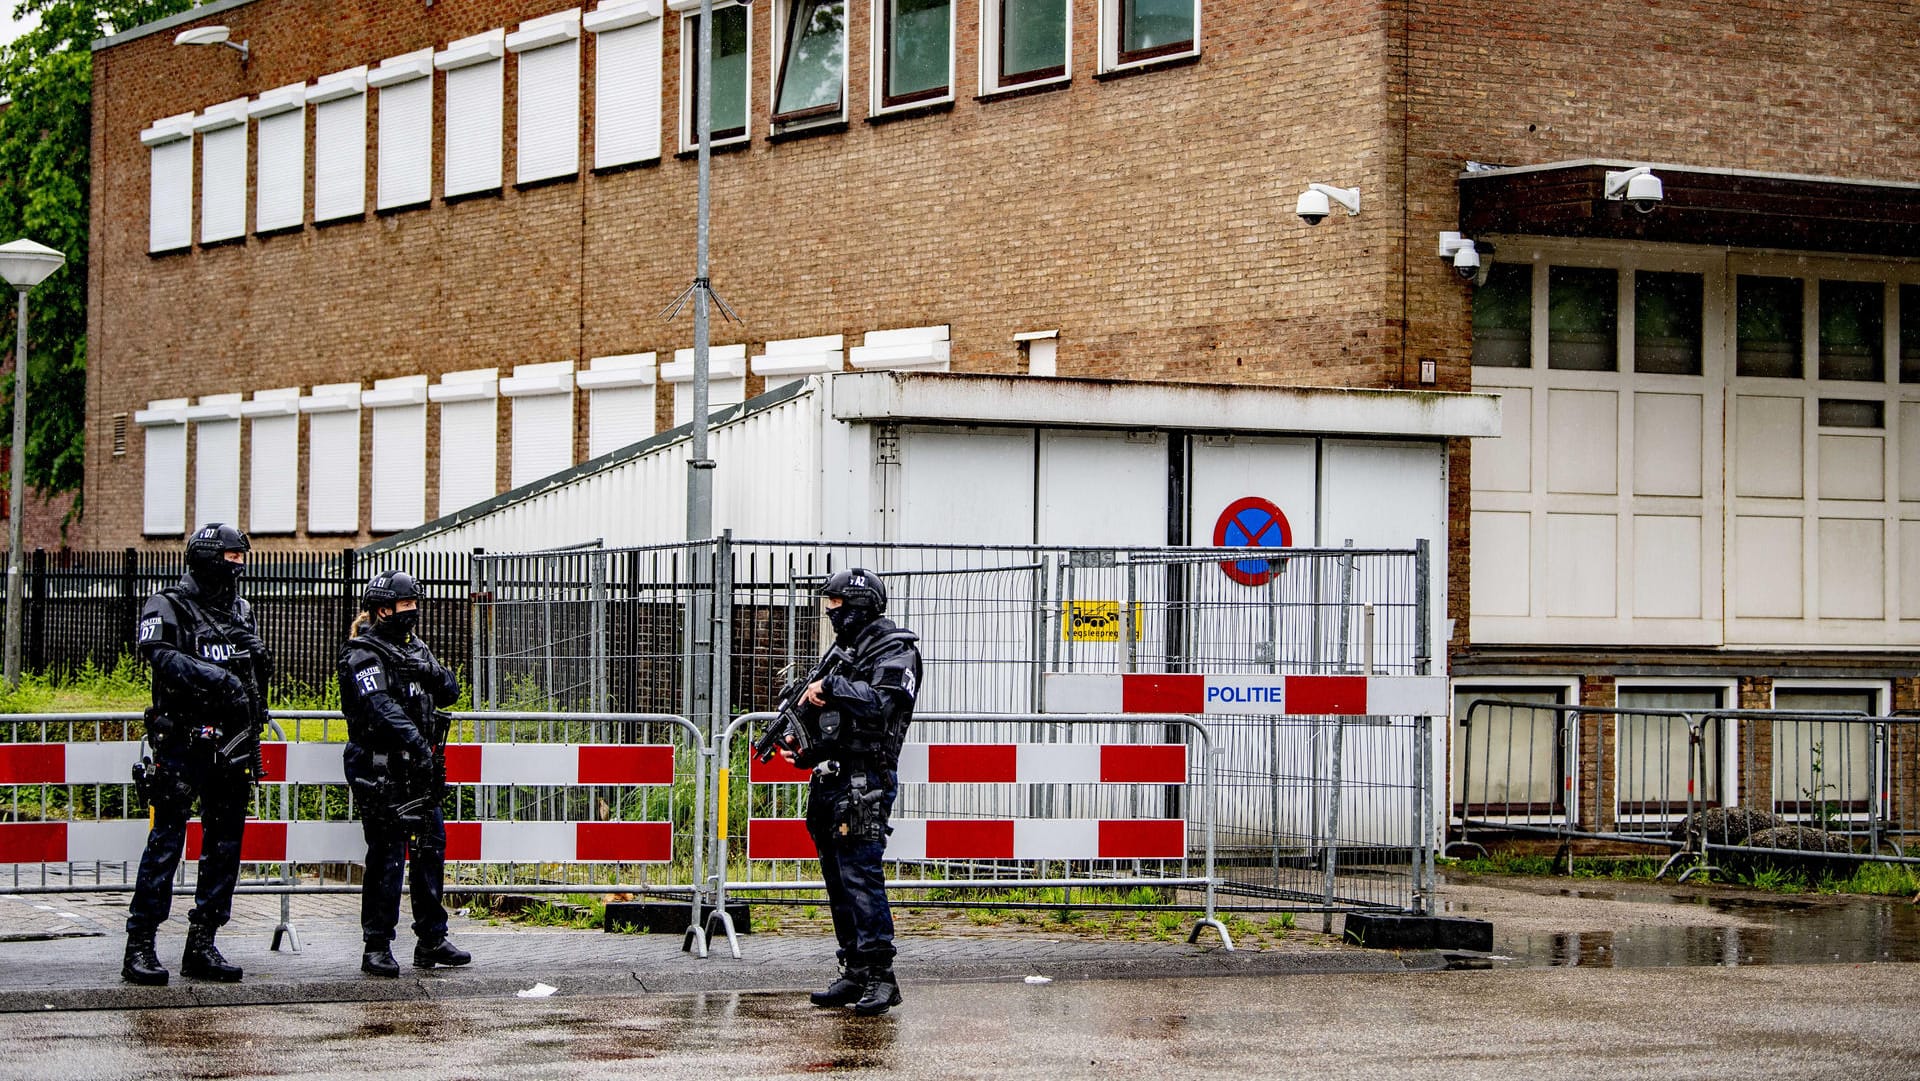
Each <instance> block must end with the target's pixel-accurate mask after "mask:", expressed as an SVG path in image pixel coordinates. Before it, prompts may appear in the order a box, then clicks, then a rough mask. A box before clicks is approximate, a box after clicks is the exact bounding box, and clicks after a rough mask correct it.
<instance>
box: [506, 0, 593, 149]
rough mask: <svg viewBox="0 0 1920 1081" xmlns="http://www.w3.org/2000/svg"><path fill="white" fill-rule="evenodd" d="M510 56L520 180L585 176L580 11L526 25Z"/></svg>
mask: <svg viewBox="0 0 1920 1081" xmlns="http://www.w3.org/2000/svg"><path fill="white" fill-rule="evenodd" d="M507 51H508V52H511V53H513V54H514V55H515V56H516V57H517V58H518V59H517V61H516V63H517V66H518V71H517V75H516V81H517V82H518V84H519V95H520V105H519V108H518V109H516V110H514V116H515V121H514V124H515V131H516V132H517V135H516V137H515V139H514V178H515V180H517V181H518V182H519V183H522V184H530V183H532V182H534V181H536V180H548V179H551V178H553V177H557V176H572V175H573V174H575V173H577V172H579V171H580V9H579V8H573V9H571V10H568V11H561V12H557V13H555V14H552V15H546V16H543V17H541V18H538V19H530V20H528V21H527V22H524V23H521V24H520V29H518V30H516V31H514V32H513V33H512V34H509V35H507Z"/></svg>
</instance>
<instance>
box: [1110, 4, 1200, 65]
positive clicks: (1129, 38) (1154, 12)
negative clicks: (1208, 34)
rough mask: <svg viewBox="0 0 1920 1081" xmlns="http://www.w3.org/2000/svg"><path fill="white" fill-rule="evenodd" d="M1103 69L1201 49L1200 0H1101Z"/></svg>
mask: <svg viewBox="0 0 1920 1081" xmlns="http://www.w3.org/2000/svg"><path fill="white" fill-rule="evenodd" d="M1100 18H1101V31H1102V32H1101V35H1100V67H1101V70H1103V71H1113V70H1116V69H1119V68H1126V67H1131V66H1134V65H1137V64H1147V63H1151V62H1153V61H1155V60H1166V59H1171V58H1174V57H1180V56H1190V55H1192V54H1194V53H1197V52H1199V51H1200V0H1100Z"/></svg>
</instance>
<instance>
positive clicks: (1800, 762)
mask: <svg viewBox="0 0 1920 1081" xmlns="http://www.w3.org/2000/svg"><path fill="white" fill-rule="evenodd" d="M1885 689H1886V687H1885V685H1884V684H1879V685H1872V684H1863V683H1846V682H1840V683H1835V684H1833V685H1819V684H1800V683H1787V682H1785V681H1777V682H1775V684H1774V687H1773V708H1774V709H1775V710H1788V711H1792V712H1795V713H1807V714H1813V713H1859V714H1863V715H1865V716H1867V717H1877V716H1879V715H1880V714H1881V712H1882V710H1881V700H1882V694H1883V692H1884V691H1885ZM1767 727H1768V728H1770V729H1771V730H1772V744H1773V771H1772V778H1771V780H1772V785H1773V812H1774V813H1775V814H1778V815H1782V816H1785V817H1787V818H1788V819H1790V820H1792V821H1795V822H1800V823H1804V824H1806V825H1810V826H1813V827H1815V828H1817V829H1819V828H1826V826H1827V825H1828V824H1829V823H1831V822H1832V821H1833V820H1834V818H1835V817H1836V816H1841V815H1852V814H1858V813H1861V812H1864V811H1866V810H1867V808H1868V806H1869V805H1870V803H1871V801H1872V800H1873V799H1874V798H1875V792H1874V784H1873V778H1874V773H1875V769H1874V766H1875V763H1874V760H1873V751H1874V743H1873V731H1872V727H1871V726H1870V725H1867V724H1865V723H1862V722H1858V721H1854V722H1848V721H1830V720H1823V719H1820V718H1817V717H1805V718H1801V719H1794V720H1783V719H1780V718H1778V717H1776V718H1773V719H1771V720H1770V721H1769V722H1768V725H1767ZM1880 768H1881V769H1882V770H1884V769H1885V768H1886V762H1885V753H1884V752H1882V761H1881V763H1880Z"/></svg>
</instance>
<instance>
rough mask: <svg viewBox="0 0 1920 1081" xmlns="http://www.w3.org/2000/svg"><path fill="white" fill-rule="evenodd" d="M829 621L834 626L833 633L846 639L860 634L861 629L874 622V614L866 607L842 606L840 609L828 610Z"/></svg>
mask: <svg viewBox="0 0 1920 1081" xmlns="http://www.w3.org/2000/svg"><path fill="white" fill-rule="evenodd" d="M827 620H828V622H830V623H832V624H833V633H835V634H837V635H839V636H840V637H841V638H843V639H844V638H850V637H852V636H853V635H855V634H858V633H859V632H860V628H862V627H865V626H866V625H867V624H869V623H871V622H873V613H872V612H869V611H867V610H866V608H865V607H859V608H856V607H854V606H853V605H851V604H842V605H841V606H840V607H838V608H829V609H827Z"/></svg>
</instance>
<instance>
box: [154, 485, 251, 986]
mask: <svg viewBox="0 0 1920 1081" xmlns="http://www.w3.org/2000/svg"><path fill="white" fill-rule="evenodd" d="M250 548H251V545H250V544H249V543H248V541H247V535H246V534H245V533H242V532H241V531H240V530H238V529H235V528H234V527H233V526H230V525H222V524H220V523H217V522H216V523H213V524H211V525H207V526H204V527H202V528H201V529H200V530H198V531H197V532H195V533H194V534H193V536H192V537H191V538H190V539H189V540H188V541H187V571H186V574H185V575H184V576H182V577H181V579H180V581H179V583H178V584H177V585H174V586H172V587H170V588H168V589H164V590H161V591H160V592H159V593H156V594H154V595H153V596H152V597H150V598H148V600H147V603H146V606H145V607H144V608H142V609H141V611H140V622H139V625H138V627H137V635H136V637H137V639H138V648H139V650H140V655H141V657H142V658H144V659H145V660H146V662H147V663H148V664H149V665H150V666H151V667H152V669H153V708H151V709H149V710H148V711H147V743H148V744H149V746H151V748H152V750H153V754H152V756H151V757H150V758H143V759H142V761H141V763H140V764H139V765H137V766H135V767H134V784H135V788H136V791H137V792H138V793H139V795H140V798H141V801H142V802H143V803H145V804H147V805H148V806H149V807H150V808H151V809H152V829H151V830H150V831H149V832H148V834H147V847H146V851H145V852H144V853H143V854H142V855H141V857H140V877H139V879H138V880H137V882H136V884H135V886H134V892H133V903H132V904H131V905H130V906H129V912H128V915H127V951H126V959H125V961H124V962H123V963H122V965H121V968H120V975H121V977H122V978H123V979H126V980H127V981H129V982H131V983H139V984H149V985H160V984H164V983H166V982H167V970H166V968H165V967H163V966H162V965H161V964H160V958H159V956H158V954H157V953H156V951H155V948H154V935H155V933H156V932H157V931H158V930H159V928H160V925H161V924H162V923H165V922H166V920H167V914H168V912H169V911H171V909H172V907H173V873H174V870H175V868H177V867H178V866H179V865H180V855H181V849H182V847H183V846H184V845H185V843H186V838H187V819H188V818H189V817H190V816H191V815H192V811H193V805H194V802H195V801H196V800H198V801H199V804H200V828H201V835H200V836H201V855H200V874H199V881H198V884H197V885H196V886H195V889H194V906H193V911H192V912H191V913H189V914H188V916H187V948H186V953H185V954H184V956H183V957H182V958H181V962H180V970H181V972H182V974H184V975H186V976H187V977H189V978H192V979H197V980H220V981H224V982H229V983H230V982H233V981H236V980H238V979H240V976H241V969H240V967H239V966H238V965H233V964H229V963H228V962H227V959H226V958H225V957H222V956H221V955H220V951H219V950H218V949H217V948H215V946H214V944H213V938H214V934H215V932H217V931H218V930H219V929H220V926H221V925H222V924H224V923H226V922H227V917H228V915H229V914H230V913H231V912H232V909H233V887H234V884H235V882H236V880H237V878H238V876H239V872H240V835H241V831H242V829H244V828H245V826H246V818H247V805H248V802H249V800H250V797H251V795H252V790H253V783H254V781H256V780H257V779H258V778H259V775H260V727H261V726H262V725H264V724H265V723H266V720H267V717H266V686H267V680H268V679H269V678H271V676H272V666H273V659H272V657H271V656H270V655H269V654H268V653H267V648H266V644H265V643H263V642H262V641H261V640H260V636H259V634H258V632H257V631H256V630H255V628H254V623H253V612H252V609H251V608H250V607H249V606H248V604H247V602H246V600H245V599H244V598H242V597H240V596H239V593H238V586H239V583H240V576H241V574H242V573H243V572H244V571H245V570H246V566H247V552H248V551H249V549H250Z"/></svg>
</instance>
